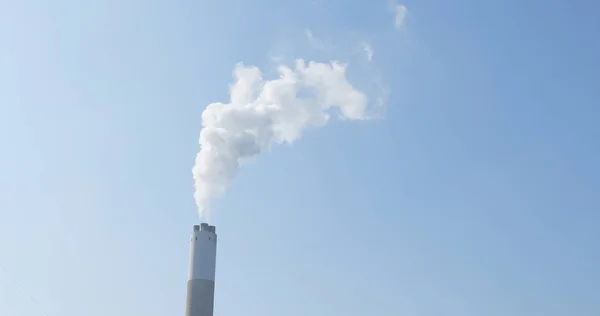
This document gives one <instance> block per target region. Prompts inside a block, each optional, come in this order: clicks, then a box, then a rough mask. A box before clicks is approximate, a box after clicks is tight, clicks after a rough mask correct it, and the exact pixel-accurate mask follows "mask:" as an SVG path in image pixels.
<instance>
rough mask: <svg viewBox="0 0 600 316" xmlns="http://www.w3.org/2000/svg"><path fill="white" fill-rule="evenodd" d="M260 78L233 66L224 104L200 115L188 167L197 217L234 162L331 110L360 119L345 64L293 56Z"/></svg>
mask: <svg viewBox="0 0 600 316" xmlns="http://www.w3.org/2000/svg"><path fill="white" fill-rule="evenodd" d="M278 72H279V77H278V78H277V79H274V80H264V79H263V78H262V75H261V72H260V69H258V68H257V67H249V66H244V65H243V64H238V65H237V66H236V68H235V70H234V78H235V82H234V83H233V84H232V85H231V87H230V102H229V103H212V104H210V105H208V106H207V107H206V109H205V110H204V112H203V113H202V131H201V132H200V152H199V153H198V155H197V156H196V162H195V165H194V167H193V169H192V173H193V175H194V181H195V193H194V198H195V199H196V204H197V205H198V209H199V212H200V217H201V218H202V217H205V216H206V211H207V210H208V209H209V207H210V203H211V201H212V200H213V199H215V198H217V197H219V196H221V195H222V194H223V193H224V191H225V189H226V188H227V186H228V185H229V183H230V181H231V180H232V179H233V178H234V177H235V175H236V173H237V170H238V168H239V167H240V163H241V162H243V161H245V160H247V159H249V158H252V157H255V156H257V155H259V154H260V153H262V152H264V151H267V150H269V148H270V147H271V145H273V144H281V143H293V142H294V141H295V140H297V139H298V138H299V137H300V136H301V134H302V131H303V130H305V129H306V128H311V127H319V126H322V125H325V124H326V123H327V121H328V120H329V118H330V114H329V113H330V112H331V110H336V111H337V112H338V113H339V116H340V117H341V118H344V119H350V120H361V119H366V118H367V116H366V110H367V97H366V95H365V94H364V93H362V92H360V91H357V90H356V89H355V88H354V87H353V86H352V85H351V84H350V83H349V82H348V80H347V78H346V65H344V64H340V63H338V62H331V63H329V64H325V63H317V62H312V61H311V62H308V63H306V62H305V61H304V60H296V63H295V66H294V67H293V68H290V67H286V66H280V67H279V68H278Z"/></svg>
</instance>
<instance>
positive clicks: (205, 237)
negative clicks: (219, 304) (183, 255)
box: [185, 223, 217, 316]
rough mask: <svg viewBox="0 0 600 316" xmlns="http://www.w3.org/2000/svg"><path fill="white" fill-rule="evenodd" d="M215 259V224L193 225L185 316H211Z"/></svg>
mask: <svg viewBox="0 0 600 316" xmlns="http://www.w3.org/2000/svg"><path fill="white" fill-rule="evenodd" d="M216 259H217V233H216V230H215V226H210V225H208V224H207V223H202V224H201V225H195V226H194V231H193V232H192V240H191V248H190V270H189V278H188V283H187V300H186V310H185V315H186V316H213V306H214V298H215V266H216Z"/></svg>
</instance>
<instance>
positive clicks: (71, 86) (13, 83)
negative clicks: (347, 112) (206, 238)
mask: <svg viewBox="0 0 600 316" xmlns="http://www.w3.org/2000/svg"><path fill="white" fill-rule="evenodd" d="M402 4H403V5H405V7H406V8H407V10H406V12H404V13H405V16H404V19H403V20H402V19H401V20H402V21H400V22H401V23H399V25H396V21H395V16H394V14H395V12H394V11H393V10H392V9H391V5H390V3H388V2H386V1H385V0H381V1H379V0H378V1H373V0H369V1H366V0H364V1H341V0H315V1H295V2H286V1H274V0H256V1H242V0H229V1H199V0H193V1H192V0H184V1H179V0H174V1H142V0H133V1H117V0H106V1H74V0H54V1H43V0H21V1H2V2H0V144H1V147H0V263H1V264H2V265H4V266H5V267H6V269H7V270H8V271H9V273H10V274H7V273H6V272H5V271H2V270H0V315H11V316H13V315H14V316H40V315H42V316H43V315H44V313H43V312H42V311H40V310H39V309H38V307H37V306H36V305H35V304H34V303H33V302H32V301H31V300H30V299H29V298H28V297H27V295H26V294H24V293H23V292H22V291H21V290H19V286H18V285H16V284H15V282H14V281H13V280H17V281H16V282H18V283H19V284H20V285H21V286H22V287H23V288H25V290H26V292H27V293H29V294H30V295H32V296H33V297H34V298H35V299H36V300H37V301H39V303H40V305H41V306H43V309H45V310H46V311H47V313H48V315H50V316H79V315H89V316H97V315H98V316H99V315H148V316H159V315H161V316H162V315H183V314H184V309H185V306H184V303H185V290H186V279H187V265H188V251H189V244H188V242H189V239H188V237H189V234H190V232H191V229H192V225H193V224H195V223H196V222H197V218H198V217H197V213H196V210H195V205H194V200H193V198H192V194H193V188H192V184H193V181H192V175H191V168H192V164H193V161H194V157H195V155H196V153H197V151H198V133H199V131H200V127H201V126H200V124H201V121H200V115H201V113H202V111H203V109H204V107H205V106H206V105H207V104H209V103H210V102H216V101H227V93H228V90H227V89H228V86H229V84H230V83H231V81H232V80H231V74H232V70H233V68H234V66H235V65H236V63H238V62H244V63H245V64H253V65H257V66H260V67H261V68H262V69H269V67H271V66H272V64H273V62H272V60H273V59H276V58H277V57H284V58H294V57H304V58H307V59H315V60H318V61H328V60H329V58H339V59H340V60H341V61H342V62H349V66H348V67H349V69H363V70H365V71H366V70H372V71H371V72H370V75H369V76H362V75H363V74H364V72H356V73H355V75H354V76H353V77H352V76H350V77H351V78H350V79H351V81H352V80H353V78H354V80H355V81H354V82H355V83H356V85H357V86H358V87H360V86H364V87H368V86H369V83H370V82H372V80H374V79H373V78H374V76H375V75H374V74H376V75H377V76H379V77H378V78H380V79H382V81H383V82H385V84H386V86H387V87H388V91H389V95H388V97H387V108H386V111H385V112H386V113H385V119H383V120H369V121H360V122H347V121H335V120H334V121H332V122H331V124H329V125H328V126H326V127H324V128H321V129H319V130H311V131H308V132H307V133H306V134H304V136H303V138H302V139H301V140H299V141H298V142H296V143H295V144H294V145H293V146H289V145H285V146H279V147H275V148H273V150H272V151H271V152H270V153H267V154H265V155H263V156H261V157H259V158H258V159H256V160H255V161H253V162H251V163H249V164H247V165H246V166H244V168H243V169H242V170H241V172H240V173H239V174H238V176H237V178H236V179H235V180H234V181H233V183H232V186H231V187H230V189H229V191H228V192H227V193H226V195H225V196H224V197H223V198H222V199H220V200H219V201H218V202H217V203H216V205H215V212H214V213H213V223H214V224H216V225H217V232H218V233H219V238H220V239H219V243H220V244H219V249H218V259H217V260H218V263H217V287H216V306H215V309H216V312H215V314H216V316H236V315H244V316H254V315H256V316H258V315H261V316H262V315H277V316H279V315H286V316H300V315H302V316H304V315H311V316H330V315H348V316H358V315H390V316H395V315H407V316H439V315H446V316H465V315H473V316H479V315H489V316H496V315H497V316H505V315H514V316H525V315H527V316H529V315H546V316H555V315H556V316H558V315H561V316H562V315H578V316H588V315H589V316H592V315H599V314H600V287H599V285H598V284H599V283H600V269H598V267H600V229H598V227H599V226H600V215H599V213H598V210H600V195H599V194H598V192H599V191H600V167H599V166H598V162H599V161H600V141H599V139H600V126H599V125H598V121H599V117H600V108H599V105H600V89H599V88H600V58H599V57H598V56H600V37H599V36H598V32H599V31H600V19H598V15H597V12H598V11H599V10H600V5H599V4H598V2H597V1H592V0H588V1H584V0H581V1H564V0H563V1H557V0H529V1H522V0H504V1H481V0H456V1H447V0H420V1H416V0H406V1H405V2H403V3H402ZM396 26H398V27H396ZM307 29H309V30H310V31H311V32H310V33H311V34H312V40H311V39H310V38H308V36H307V33H305V30H307ZM316 39H318V41H316ZM363 42H366V43H369V45H370V46H371V48H372V50H373V56H372V57H373V61H372V62H371V63H369V62H368V60H367V55H366V54H362V48H363V47H362V46H361V45H362V44H361V43H363ZM359 53H361V54H362V55H360V54H359ZM336 56H339V57H336ZM360 56H362V59H361V58H359V57H360ZM353 67H354V68H353ZM349 71H351V70H349ZM371 75H373V76H371ZM594 194H596V195H594Z"/></svg>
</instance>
